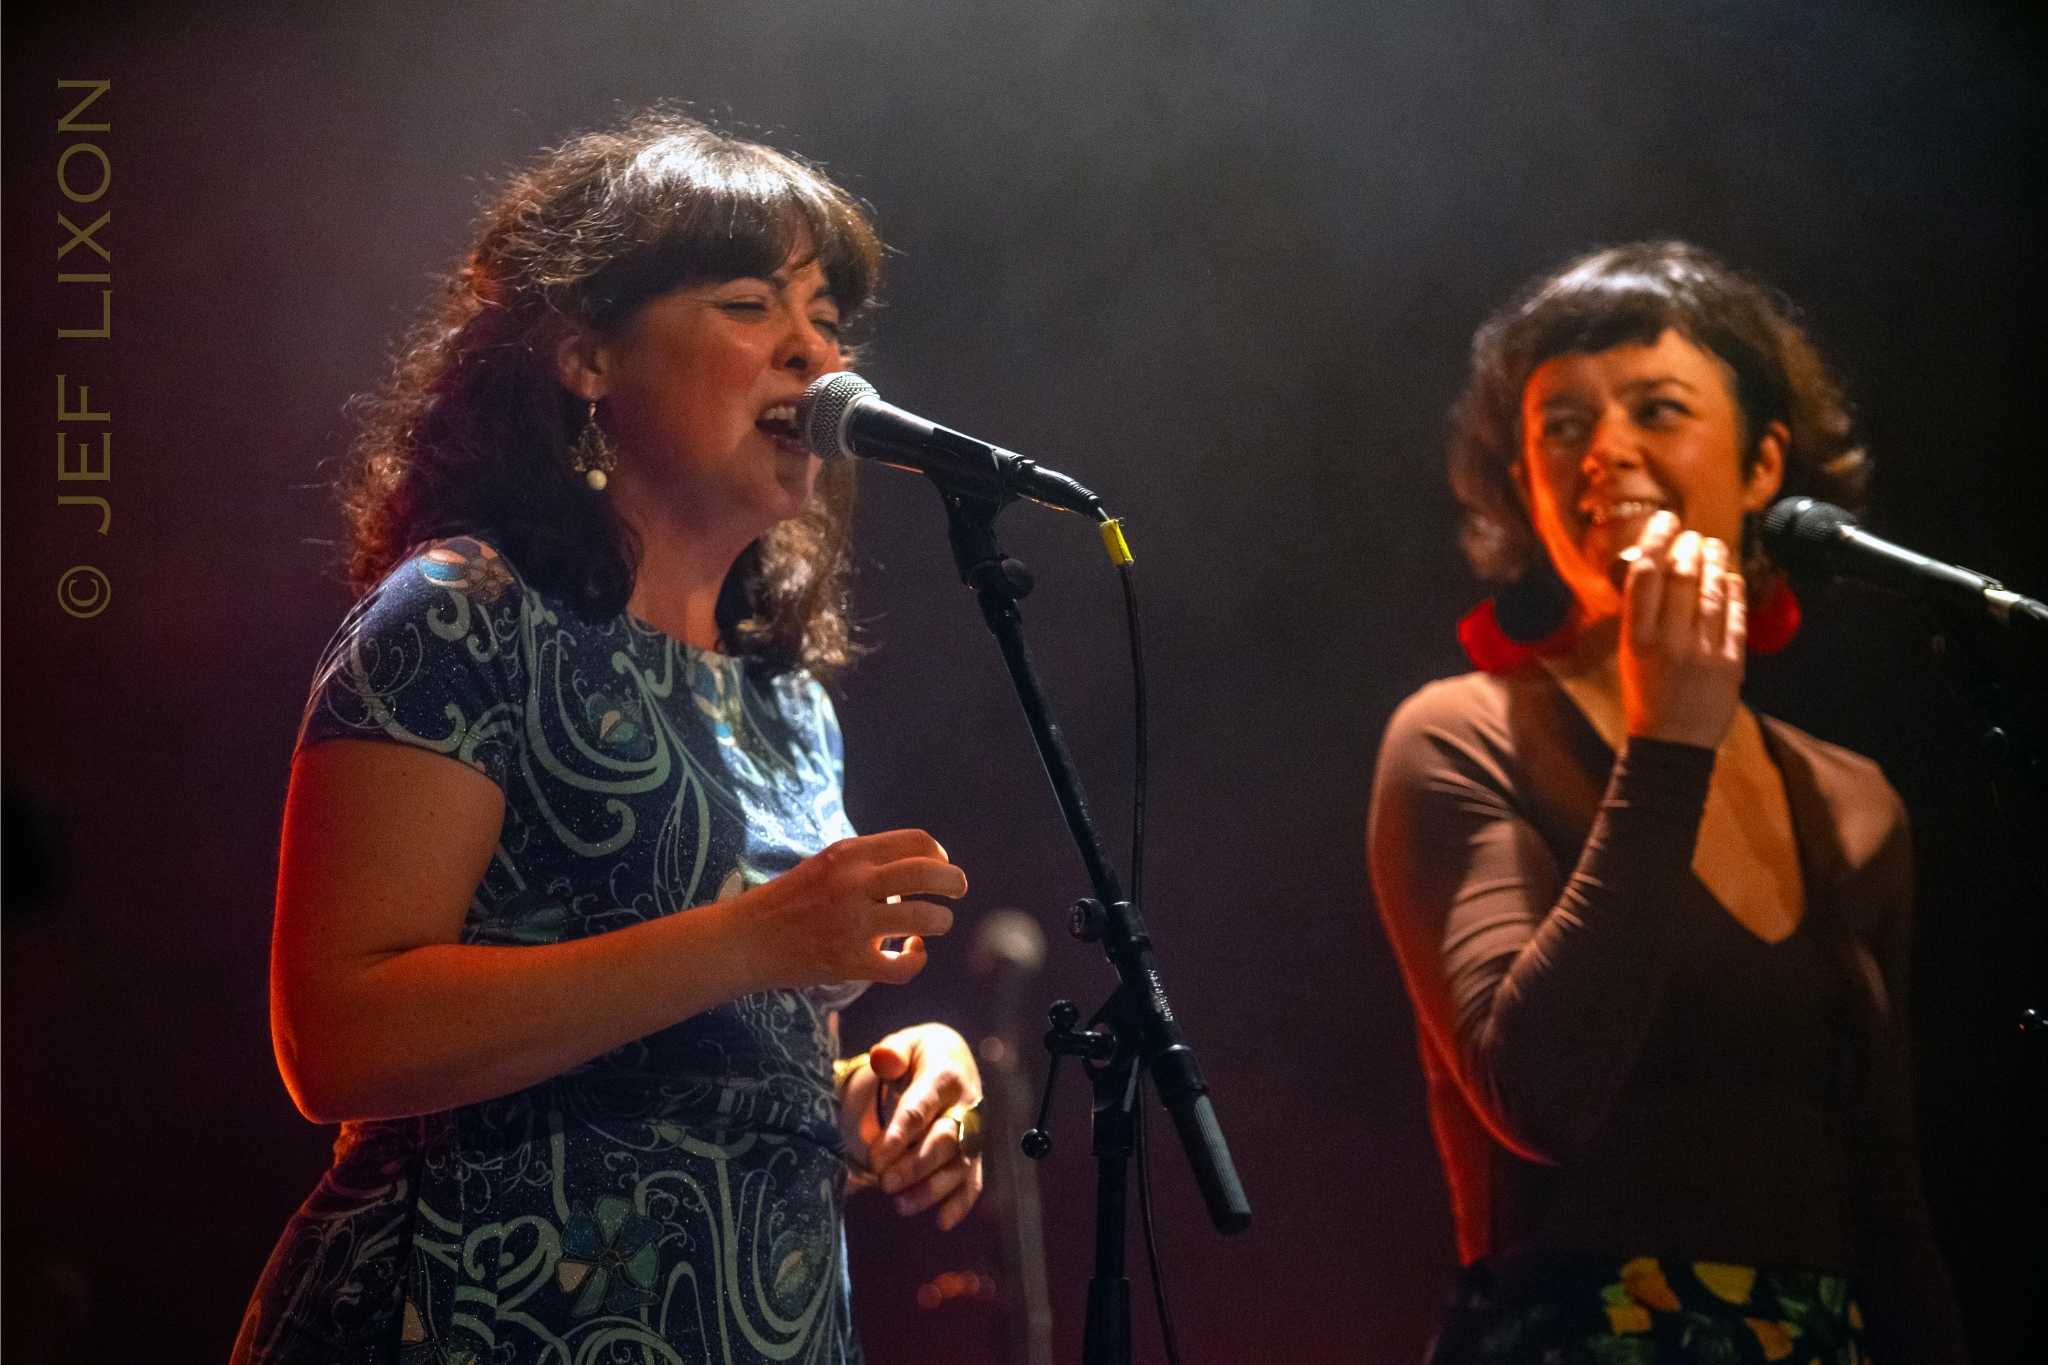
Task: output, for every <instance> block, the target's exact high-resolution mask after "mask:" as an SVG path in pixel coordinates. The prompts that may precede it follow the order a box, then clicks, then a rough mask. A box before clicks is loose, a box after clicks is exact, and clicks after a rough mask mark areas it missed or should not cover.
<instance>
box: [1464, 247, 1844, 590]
mask: <svg viewBox="0 0 2048 1365" xmlns="http://www.w3.org/2000/svg"><path fill="white" fill-rule="evenodd" d="M1667 330H1675V331H1677V332H1678V333H1679V334H1680V335H1681V336H1683V337H1685V338H1686V339H1687V340H1689V341H1691V342H1692V343H1693V344H1694V345H1696V346H1699V347H1700V348H1701V349H1703V350H1706V351H1708V352H1710V353H1712V354H1713V355H1715V356H1717V357H1718V358H1719V359H1720V360H1721V361H1722V362H1723V363H1724V364H1726V365H1727V366H1728V368H1729V370H1730V372H1731V373H1732V374H1733V376H1734V380H1735V400H1736V406H1737V408H1738V409H1739V410H1740V412H1741V414H1742V422H1743V429H1742V442H1743V447H1744V455H1743V460H1744V472H1745V473H1746V472H1747V469H1748V462H1749V461H1751V460H1753V459H1754V458H1755V449H1756V440H1757V438H1758V437H1759V436H1761V435H1762V433H1763V431H1764V429H1765V428H1766V427H1767V426H1768V425H1769V424H1770V423H1772V422H1782V423H1784V424H1785V428H1786V430H1787V431H1788V432H1790V433H1791V438H1790V440H1789V441H1788V443H1787V445H1786V449H1785V478H1784V486H1783V488H1782V490H1781V492H1782V495H1783V496H1786V497H1792V496H1797V495H1800V494H1805V495H1808V496H1811V497H1815V498H1821V499H1824V500H1826V501H1828V502H1833V503H1837V504H1840V505H1842V506H1844V507H1847V508H1849V509H1850V510H1851V511H1857V510H1860V509H1861V508H1862V506H1863V500H1864V493H1865V488H1866V486H1867V484H1868V482H1869V477H1870V457H1869V455H1868V453H1867V452H1866V451H1865V450H1864V449H1863V447H1862V445H1861V444H1860V443H1859V441H1858V440H1857V437H1856V433H1855V421H1854V418H1853V415H1852V414H1851V411H1850V409H1849V406H1848V403H1847V400H1846V399H1845V398H1844V396H1843V392H1842V388H1841V385H1840V383H1839V382H1838V381H1837V380H1836V378H1835V376H1834V375H1833V373H1832V372H1831V371H1830V370H1829V368H1828V366H1827V364H1826V363H1825V362H1824V361H1823V360H1822V359H1821V357H1820V353H1819V352H1818V351H1817V350H1816V349H1815V348H1814V345H1813V342H1812V340H1811V339H1810V338H1809V337H1808V336H1807V335H1806V332H1805V329H1804V328H1803V327H1802V326H1801V325H1800V322H1799V321H1798V315H1797V313H1796V312H1795V310H1794V309H1793V307H1792V305H1791V303H1790V302H1789V301H1787V300H1786V299H1785V298H1784V297H1783V296H1781V295H1779V294H1778V293H1777V292H1776V291H1774V290H1771V289H1769V288H1767V287H1765V286H1764V285H1762V284H1759V283H1758V282H1756V281H1755V280H1752V279H1750V278H1748V277H1747V276H1744V275H1742V274H1739V273H1738V272H1736V271H1735V270H1733V269H1731V268H1729V267H1728V266H1727V265H1724V264H1723V263H1722V262H1721V261H1719V260H1717V259H1716V258H1715V257H1713V256H1712V255H1710V254H1708V253H1707V252H1705V251H1703V250H1701V249H1700V248H1698V247H1696V246H1692V245H1689V244H1688V243H1685V242H1672V241H1663V242H1634V243H1629V244H1627V245H1624V246H1614V247H1608V248H1605V249H1604V250H1600V251H1595V252H1593V253H1591V254H1589V255H1585V256H1581V257H1578V258H1577V259H1576V260H1573V261H1570V262H1568V263H1567V264H1565V265H1564V266H1563V267H1561V268H1559V269H1557V270H1555V271H1552V272H1550V273H1549V274H1546V275H1543V276H1541V277H1540V278H1538V279H1536V280H1534V281H1532V282H1531V283H1529V284H1528V285H1526V286H1525V287H1524V288H1523V289H1522V291H1521V292H1520V293H1519V294H1517V295H1516V297H1515V300H1514V301H1513V302H1512V303H1510V304H1509V305H1508V306H1507V307H1506V308H1503V309H1502V310H1501V311H1500V312H1498V313H1495V314H1494V315H1493V316H1492V317H1490V318H1488V319H1487V320H1486V321H1485V322H1484V323H1483V324H1481V326H1480V328H1479V330H1478V331H1477V332H1476V333H1474V335H1473V337H1472V368H1471V373H1470V375H1469V376H1468V378H1467V380H1466V384H1465V390H1464V392H1463V393H1462V394H1461V395H1460V396H1459V398H1458V401H1457V403H1456V404H1455V405H1454V406H1453V408H1452V409H1451V435H1450V448H1449V467H1450V476H1451V487H1452V490H1453V491H1454V492H1455V493H1456V494H1457V497H1458V502H1459V505H1460V507H1461V508H1462V511H1463V524H1462V527H1461V530H1460V535H1459V540H1460V543H1461V545H1462V546H1463V548H1464V551H1465V556H1466V558H1467V559H1468V560H1469V561H1470V562H1471V564H1472V568H1473V571H1474V572H1476V573H1477V574H1478V575H1479V577H1480V578H1481V579H1482V580H1484V581H1486V582H1490V583H1512V582H1515V581H1517V580H1520V579H1521V578H1522V577H1523V576H1524V575H1525V574H1526V573H1528V571H1529V570H1530V569H1531V568H1532V567H1534V566H1535V565H1536V564H1537V562H1538V561H1540V560H1541V559H1542V557H1543V550H1542V548H1541V546H1540V545H1539V544H1538V542H1537V539H1536V532H1535V530H1534V528H1533V527H1531V526H1530V524H1529V515H1528V512H1527V510H1526V509H1525V508H1524V507H1523V505H1522V499H1521V496H1520V494H1519V493H1518V492H1517V490H1516V486H1515V478H1514V469H1515V466H1516V464H1517V463H1518V462H1519V461H1520V460H1521V458H1522V391H1523V389H1524V388H1525V387H1526V386H1527V384H1528V382H1529V376H1530V374H1532V373H1533V372H1534V371H1535V370H1536V368H1537V367H1538V366H1539V365H1541V364H1543V363H1544V362H1545V361H1546V360H1549V359H1551V358H1553V357H1555V356H1559V355H1566V354H1571V353H1575V352H1593V351H1604V350H1607V349H1608V348H1609V347H1612V346H1619V345H1623V344H1625V343H1629V342H1637V343H1641V344H1643V345H1649V344H1651V343H1654V342H1655V341H1656V339H1657V338H1658V337H1659V336H1662V335H1663V334H1664V333H1665V332H1666V331H1667ZM1744 540H1745V542H1746V543H1745V545H1744V547H1743V559H1744V572H1745V573H1746V574H1747V575H1748V576H1749V580H1750V582H1751V584H1752V585H1753V586H1754V585H1757V584H1761V583H1767V582H1768V581H1770V577H1771V575H1773V574H1774V573H1775V569H1774V568H1773V567H1772V566H1771V564H1770V562H1769V560H1768V559H1767V558H1765V556H1764V553H1763V549H1762V546H1761V544H1760V543H1759V540H1758V537H1757V536H1756V535H1755V534H1754V533H1753V532H1752V533H1748V534H1745V536H1744Z"/></svg>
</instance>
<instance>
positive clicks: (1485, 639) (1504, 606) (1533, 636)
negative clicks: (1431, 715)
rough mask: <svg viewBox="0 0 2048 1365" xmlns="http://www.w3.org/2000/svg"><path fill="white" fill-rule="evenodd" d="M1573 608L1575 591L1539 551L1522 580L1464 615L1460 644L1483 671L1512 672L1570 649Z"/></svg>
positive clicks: (1461, 621) (1461, 624) (1572, 633)
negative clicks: (1532, 660) (1534, 660)
mask: <svg viewBox="0 0 2048 1365" xmlns="http://www.w3.org/2000/svg"><path fill="white" fill-rule="evenodd" d="M1573 605H1574V603H1573V600H1572V594H1571V589H1569V588H1567V587H1566V586H1565V585H1564V580H1563V579H1561V578H1559V577H1558V576H1557V570H1556V569H1554V568H1552V567H1551V565H1550V560H1549V558H1548V557H1546V556H1545V555H1544V554H1543V553H1542V552H1541V551H1540V550H1539V551H1537V552H1536V553H1535V555H1534V556H1533V557H1532V558H1531V560H1530V563H1529V566H1528V567H1527V568H1526V569H1524V570H1523V571H1522V576H1521V577H1520V578H1517V579H1516V580H1515V581H1514V582H1512V583H1509V584H1507V585H1505V586H1504V587H1502V588H1501V590H1500V591H1499V592H1497V593H1495V594H1494V595H1493V596H1491V597H1489V598H1487V599H1486V600H1485V601H1484V602H1481V603H1480V604H1479V605H1478V606H1476V607H1474V608H1473V609H1472V610H1471V611H1469V612H1467V613H1465V615H1464V617H1463V619H1461V620H1460V621H1459V622H1458V643H1459V644H1461V645H1463V646H1464V647H1465V655H1466V657H1467V658H1469V659H1471V660H1472V664H1473V667H1475V668H1477V669H1479V670H1480V671H1481V672H1484V673H1512V672H1513V671H1514V670H1516V669H1518V668H1520V667H1521V666H1522V665H1523V664H1525V663H1528V662H1529V661H1530V660H1531V659H1540V658H1542V657H1544V656H1546V655H1551V654H1562V653H1563V652H1564V651H1565V650H1567V649H1570V648H1571V645H1572V640H1573V637H1574V636H1575V635H1576V634H1577V632H1576V630H1575V629H1574V628H1573V627H1574V622H1573V620H1572V607H1573Z"/></svg>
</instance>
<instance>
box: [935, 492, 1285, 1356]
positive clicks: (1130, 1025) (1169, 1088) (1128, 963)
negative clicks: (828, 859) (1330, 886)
mask: <svg viewBox="0 0 2048 1365" xmlns="http://www.w3.org/2000/svg"><path fill="white" fill-rule="evenodd" d="M935 482H936V481H935ZM939 495H940V497H941V499H942V500H943V501H944V502H945V504H946V518H947V526H948V534H949V539H950V540H951V543H952V547H953V560H954V563H955V564H956V565H957V566H958V567H959V570H960V581H961V582H963V583H965V584H966V585H967V586H968V587H970V588H972V589H974V593H975V598H976V600H977V601H978V602H979V603H980V604H981V614H982V619H983V620H985V621H986V622H987V623H988V628H989V630H990V632H991V633H993V634H994V635H995V637H996V643H997V645H998V647H999V648H1000V649H1001V650H1002V654H1003V662H1004V664H1005V665H1007V666H1008V668H1009V670H1010V681H1011V682H1012V683H1013V684H1014V685H1015V687H1016V689H1017V700H1018V701H1019V702H1020V703H1022V705H1023V707H1024V716H1025V719H1026V720H1027V721H1028V722H1029V723H1030V726H1031V737H1032V739H1033V741H1034V742H1035V743H1036V744H1037V746H1038V756H1039V759H1040V760H1041V761H1042V762H1043V763H1044V765H1045V774H1046V776H1047V778H1049V779H1050V780H1051V782H1052V789H1053V795H1054V797H1055V798H1056V799H1057V800H1058V801H1059V806H1060V813H1061V814H1062V815H1063V816H1064V817H1065V818H1066V822H1067V832H1068V834H1069V835H1071V836H1072V838H1073V840H1074V846H1075V848H1076V849H1077V850H1078V851H1079V852H1080V855H1081V862H1082V864H1083V866H1085V867H1086V869H1087V872H1088V882H1089V885H1090V886H1091V887H1092V888H1093V889H1094V892H1095V895H1094V898H1093V899H1092V900H1091V899H1084V900H1082V901H1080V902H1078V903H1077V904H1076V906H1075V909H1074V923H1073V925H1072V928H1073V931H1074V934H1075V937H1077V938H1080V939H1082V940H1083V941H1087V942H1096V941H1099V942H1101V943H1102V945H1103V951H1104V953H1105V954H1106V955H1107V956H1108V958H1109V961H1110V963H1111V965H1112V966H1113V967H1115V969H1116V973H1117V978H1118V984H1117V987H1116V990H1115V991H1114V992H1113V993H1112V994H1111V996H1110V998H1109V1000H1108V1001H1107V1002H1106V1003H1104V1005H1103V1006H1102V1008H1101V1009H1100V1010H1098V1011H1097V1012H1096V1014H1095V1016H1094V1018H1093V1019H1091V1020H1090V1022H1089V1027H1088V1028H1087V1029H1083V1030H1077V1029H1076V1028H1075V1027H1074V1025H1075V1023H1076V1022H1077V1021H1078V1020H1079V1018H1080V1012H1079V1011H1078V1010H1077V1009H1075V1007H1074V1006H1073V1005H1072V1004H1070V1003H1068V1002H1066V1001H1064V1000H1063V1001H1060V1002H1058V1003H1057V1004H1055V1005H1054V1006H1053V1007H1052V1010H1051V1018H1052V1023H1053V1027H1052V1029H1051V1031H1050V1032H1048V1033H1047V1034H1046V1038H1045V1045H1046V1048H1047V1050H1048V1051H1049V1052H1051V1053H1052V1067H1051V1070H1050V1071H1049V1072H1048V1074H1047V1077H1046V1093H1045V1097H1044V1099H1043V1101H1042V1102H1041V1103H1040V1106H1039V1119H1038V1125H1037V1126H1036V1127H1034V1128H1033V1129H1032V1130H1031V1132H1029V1133H1027V1134H1026V1135H1025V1138H1024V1151H1025V1154H1026V1155H1028V1156H1031V1157H1043V1156H1044V1155H1046V1153H1047V1152H1049V1151H1051V1149H1052V1139H1051V1138H1050V1136H1048V1135H1047V1133H1046V1131H1045V1113H1046V1109H1047V1107H1048V1106H1049V1105H1050V1103H1051V1100H1052V1081H1053V1077H1054V1075H1055V1074H1057V1072H1058V1069H1059V1060H1060V1058H1061V1057H1063V1056H1079V1057H1081V1058H1082V1059H1083V1061H1084V1064H1085V1065H1086V1066H1087V1067H1088V1071H1089V1079H1090V1080H1091V1082H1092V1083H1093V1086H1094V1092H1095V1093H1094V1118H1093V1124H1092V1135H1093V1149H1094V1154H1095V1170H1096V1197H1095V1274H1094V1277H1093V1278H1092V1279H1090V1280H1089V1282H1088V1316H1087V1322H1086V1329H1085V1332H1084V1335H1083V1345H1082V1355H1081V1358H1082V1361H1083V1365H1127V1363H1128V1362H1129V1361H1130V1359H1131V1315H1130V1281H1129V1280H1128V1279H1127V1278H1126V1277H1125V1275H1124V1233H1125V1225H1126V1222H1127V1216H1126V1201H1125V1192H1126V1189H1127V1186H1128V1181H1127V1174H1128V1169H1129V1161H1130V1156H1131V1150H1132V1136H1133V1133H1134V1131H1135V1117H1136V1105H1137V1101H1138V1095H1139V1089H1140V1087H1139V1068H1140V1067H1141V1066H1142V1067H1145V1068H1148V1069H1149V1070H1150V1071H1151V1073H1152V1076H1153V1078H1154V1080H1155V1081H1156V1082H1157V1084H1158V1086H1159V1094H1160V1098H1161V1100H1162V1101H1163V1102H1164V1103H1165V1105H1166V1107H1167V1109H1168V1111H1169V1112H1170V1113H1171V1114H1172V1115H1173V1119H1174V1126H1175V1128H1176V1129H1177V1130H1178V1132H1179V1134H1180V1139H1181V1145H1182V1147H1183V1148H1184V1149H1185V1150H1186V1152H1187V1156H1188V1161H1189V1164H1190V1165H1191V1166H1192V1167H1193V1169H1194V1172H1195V1179H1196V1182H1197V1183H1198V1184H1199V1185H1200V1186H1201V1190H1202V1195H1203V1198H1204V1200H1205V1201H1206V1202H1207V1204H1208V1207H1209V1217H1210V1221H1211V1222H1213V1223H1214V1224H1215V1226H1216V1229H1217V1230H1218V1231H1219V1232H1223V1233H1236V1232H1242V1231H1243V1230H1244V1229H1245V1228H1246V1227H1249V1226H1250V1224H1251V1205H1250V1204H1249V1203H1248V1202H1247V1200H1246V1199H1245V1194H1244V1189H1243V1186H1242V1185H1240V1184H1239V1182H1238V1178H1237V1171H1236V1168H1235V1167H1234V1166H1233V1164H1232V1163H1231V1160H1230V1151H1229V1149H1228V1147H1226V1146H1225V1144H1224V1141H1223V1132H1222V1129H1221V1128H1220V1127H1218V1125H1217V1122H1216V1113H1215V1109H1214V1106H1212V1105H1211V1103H1210V1101H1209V1096H1208V1086H1207V1085H1206V1084H1204V1083H1203V1080H1202V1073H1201V1068H1200V1066H1199V1065H1198V1064H1197V1063H1196V1060H1195V1054H1194V1050H1193V1049H1192V1048H1191V1047H1189V1046H1188V1044H1187V1041H1186V1039H1185V1038H1183V1037H1182V1036H1181V1032H1180V1028H1179V1024H1178V1022H1177V1020H1176V1017H1175V1015H1174V1012H1173V1007H1172V1006H1171V1005H1170V1004H1169V1003H1168V1001H1167V997H1166V987H1165V983H1164V980H1163V979H1162V977H1161V975H1160V971H1159V967H1158V964H1157V962H1156V961H1155V960H1154V958H1153V955H1152V940H1151V938H1150V936H1149V935H1148V934H1147V933H1146V931H1145V925H1144V921H1143V920H1142V919H1141V918H1140V917H1139V914H1138V907H1136V906H1135V905H1132V904H1131V903H1130V902H1129V901H1128V900H1126V899H1125V897H1124V894H1123V887H1122V883H1121V882H1120V881H1119V879H1118V877H1117V874H1116V870H1115V869H1114V868H1113V867H1112V866H1110V862H1109V858H1108V855H1107V854H1106V853H1105V852H1104V851H1103V848H1102V841H1101V839H1100V838H1099V837H1098V836H1097V834H1096V831H1095V821H1094V817H1093V816H1091V815H1090V814H1089V811H1088V798H1087V796H1086V794H1085V793H1084V792H1083V791H1082V789H1081V780H1080V777H1079V776H1078V774H1076V772H1075V771H1074V764H1073V760H1072V759H1071V758H1070V757H1069V756H1068V754H1067V746H1066V740H1065V738H1064V737H1063V736H1062V734H1061V732H1060V727H1059V724H1058V722H1057V721H1055V720H1054V719H1053V718H1052V712H1051V709H1050V708H1049V707H1048V705H1047V703H1046V699H1045V694H1044V692H1043V691H1042V690H1041V689H1040V688H1039V685H1038V678H1037V674H1036V673H1035V672H1034V671H1033V669H1032V666H1031V653H1030V650H1029V648H1028V647H1027V646H1026V645H1025V642H1024V620H1023V615H1022V613H1020V612H1019V611H1018V609H1017V601H1018V599H1019V598H1022V597H1024V596H1025V595H1027V594H1028V593H1029V592H1030V591H1031V587H1032V580H1031V571H1030V570H1029V569H1027V568H1026V567H1025V566H1024V565H1023V563H1021V562H1020V561H1018V560H1015V559H1012V558H1010V557H1009V556H1008V555H1006V554H1004V553H1003V549H1002V546H1001V545H999V544H998V543H997V542H996V536H995V521H996V516H997V514H998V513H999V512H1001V510H1002V504H1001V503H1000V502H996V501H991V500H989V499H985V498H977V497H968V496H963V495H961V494H958V493H955V492H953V491H951V490H949V489H948V488H946V487H945V485H943V484H940V485H939Z"/></svg>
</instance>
